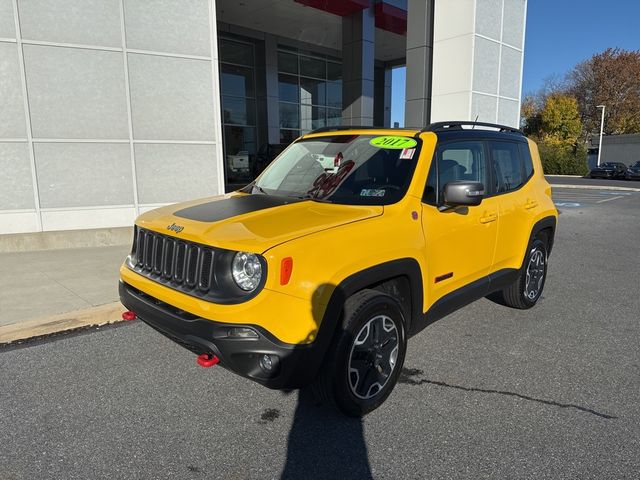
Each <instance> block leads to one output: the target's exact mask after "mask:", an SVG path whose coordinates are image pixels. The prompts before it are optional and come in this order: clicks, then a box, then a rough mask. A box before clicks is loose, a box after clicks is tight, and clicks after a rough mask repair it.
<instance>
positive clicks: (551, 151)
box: [538, 141, 589, 175]
mask: <svg viewBox="0 0 640 480" xmlns="http://www.w3.org/2000/svg"><path fill="white" fill-rule="evenodd" d="M538 149H539V150H540V159H541V160H542V168H543V169H544V173H545V174H547V175H586V174H587V173H589V168H588V167H587V150H586V149H585V148H584V147H581V146H577V147H576V146H573V145H563V144H556V143H550V142H545V141H541V142H540V143H539V144H538Z"/></svg>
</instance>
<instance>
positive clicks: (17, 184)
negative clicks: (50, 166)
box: [0, 142, 35, 210]
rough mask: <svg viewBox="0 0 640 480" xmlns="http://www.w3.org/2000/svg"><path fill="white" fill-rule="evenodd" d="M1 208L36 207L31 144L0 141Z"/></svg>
mask: <svg viewBox="0 0 640 480" xmlns="http://www.w3.org/2000/svg"><path fill="white" fill-rule="evenodd" d="M0 187H1V188H0V210H13V209H16V210H18V209H31V208H35V201H34V196H33V182H32V178H31V161H30V159H29V145H28V144H27V143H26V142H24V143H17V142H16V143H0Z"/></svg>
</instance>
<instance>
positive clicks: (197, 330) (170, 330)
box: [119, 281, 326, 389]
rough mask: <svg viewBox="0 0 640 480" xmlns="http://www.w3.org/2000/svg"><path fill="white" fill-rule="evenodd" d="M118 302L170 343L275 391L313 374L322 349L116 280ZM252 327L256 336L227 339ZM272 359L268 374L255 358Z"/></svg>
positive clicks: (298, 383) (309, 379) (306, 381)
mask: <svg viewBox="0 0 640 480" xmlns="http://www.w3.org/2000/svg"><path fill="white" fill-rule="evenodd" d="M119 289H120V301H121V302H122V304H123V305H124V306H125V307H126V308H128V309H129V310H131V311H133V312H135V313H136V316H137V317H138V318H139V319H140V320H142V321H143V322H145V323H146V324H148V325H149V326H151V327H153V328H154V329H156V330H157V331H158V332H160V333H162V334H163V335H165V336H166V337H168V338H170V339H171V340H173V341H174V342H176V343H178V344H179V345H182V346H183V347H185V348H186V349H188V350H190V351H192V352H193V353H195V354H197V355H199V354H202V353H208V354H213V355H216V356H218V358H220V366H222V367H224V368H226V369H228V370H231V371H232V372H234V373H237V374H238V375H241V376H243V377H246V378H249V379H251V380H254V381H256V382H258V383H260V384H262V385H264V386H266V387H269V388H274V389H292V388H300V387H303V386H305V385H308V384H309V383H311V382H312V381H313V380H314V379H315V377H316V376H317V373H318V370H319V368H320V365H321V363H322V360H323V357H324V353H325V351H326V348H323V347H324V345H321V344H318V343H317V342H314V343H311V344H305V345H291V344H286V343H282V342H279V341H278V340H277V339H275V338H274V337H273V336H272V335H270V334H269V333H268V332H267V331H266V330H264V329H263V328H261V327H258V326H255V325H245V324H228V323H222V322H214V321H211V320H207V319H204V318H199V317H196V316H195V315H191V314H189V313H187V312H185V311H182V310H179V309H177V308H175V307H173V306H171V305H169V304H167V303H165V302H162V301H160V300H158V299H156V298H154V297H152V296H150V295H147V294H146V293H144V292H141V291H140V290H138V289H136V288H134V287H132V286H131V285H128V284H126V283H124V282H122V281H120V287H119ZM246 327H250V328H251V329H253V330H254V331H255V332H256V333H257V335H258V338H248V339H247V338H229V331H230V330H231V329H233V328H246ZM265 354H267V355H270V356H271V358H272V359H273V368H272V370H271V372H266V371H265V370H263V369H262V368H261V367H260V357H261V356H262V355H265Z"/></svg>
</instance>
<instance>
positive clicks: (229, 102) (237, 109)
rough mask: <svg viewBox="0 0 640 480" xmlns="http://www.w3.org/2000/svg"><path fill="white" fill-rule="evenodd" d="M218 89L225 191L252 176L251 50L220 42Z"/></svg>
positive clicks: (253, 105)
mask: <svg viewBox="0 0 640 480" xmlns="http://www.w3.org/2000/svg"><path fill="white" fill-rule="evenodd" d="M219 45H220V89H221V93H222V125H223V133H224V135H223V137H224V171H225V177H226V184H227V189H236V188H239V187H241V186H244V185H246V184H247V183H249V182H250V181H251V180H252V179H253V178H255V175H256V151H257V138H256V133H257V132H256V100H255V72H254V46H253V44H251V43H244V42H239V41H234V40H229V39H220V43H219Z"/></svg>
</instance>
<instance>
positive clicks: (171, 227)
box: [167, 223, 184, 233]
mask: <svg viewBox="0 0 640 480" xmlns="http://www.w3.org/2000/svg"><path fill="white" fill-rule="evenodd" d="M167 230H171V231H172V232H176V233H180V232H181V231H182V230H184V227H183V226H181V225H176V224H175V223H172V224H171V225H169V226H168V227H167Z"/></svg>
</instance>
